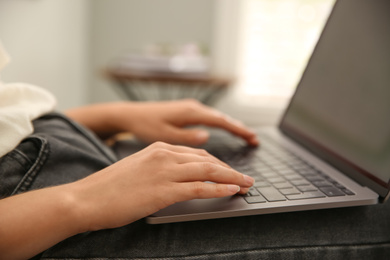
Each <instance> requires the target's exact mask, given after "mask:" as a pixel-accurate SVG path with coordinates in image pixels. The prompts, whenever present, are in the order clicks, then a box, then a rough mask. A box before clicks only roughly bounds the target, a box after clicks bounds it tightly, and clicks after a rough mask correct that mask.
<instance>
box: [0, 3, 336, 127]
mask: <svg viewBox="0 0 390 260" xmlns="http://www.w3.org/2000/svg"><path fill="white" fill-rule="evenodd" d="M333 2H334V0H164V1H155V0H0V39H1V41H2V43H3V45H4V46H5V48H6V49H7V51H8V52H9V54H10V56H11V58H12V62H11V63H10V64H9V65H8V66H7V67H6V68H5V69H4V70H3V71H2V74H1V78H2V80H3V81H5V82H28V83H32V84H35V85H38V86H41V87H43V88H45V89H48V90H49V91H51V92H52V93H54V95H55V96H56V97H57V99H58V102H59V105H58V109H59V110H64V109H67V108H70V107H75V106H81V105H84V104H90V103H96V102H106V101H116V100H126V99H137V100H159V99H176V98H181V97H188V96H191V95H193V96H194V97H196V98H198V97H199V95H200V94H199V93H201V96H202V95H203V98H204V97H206V99H207V100H206V101H205V103H208V104H210V105H212V106H215V107H217V108H218V109H220V110H222V111H224V112H225V113H228V114H230V115H232V116H233V117H236V118H238V119H240V120H242V121H243V122H245V123H246V124H248V125H251V126H255V125H260V124H275V123H276V122H277V120H278V118H279V116H280V114H281V111H282V110H283V108H285V106H286V105H287V102H288V99H289V98H290V97H291V95H292V93H293V92H294V89H295V86H296V85H297V83H298V81H299V78H300V75H301V73H302V71H303V70H304V68H305V65H306V63H307V60H308V58H309V56H310V54H311V52H312V50H313V48H314V46H315V43H316V41H317V39H318V36H319V33H320V32H321V30H322V28H323V26H324V23H325V21H326V19H327V17H328V15H329V12H330V10H331V8H332V5H333ZM186 86H191V87H193V88H192V89H191V88H187V87H186ZM151 88H153V89H154V91H149V90H150V89H151ZM161 88H162V89H163V90H161ZM145 89H149V90H148V91H144V90H145ZM168 91H171V92H174V94H171V95H167V92H168ZM135 94H137V95H135ZM195 94H196V95H195ZM211 95H212V97H213V98H212V99H211V98H209V97H210V96H211Z"/></svg>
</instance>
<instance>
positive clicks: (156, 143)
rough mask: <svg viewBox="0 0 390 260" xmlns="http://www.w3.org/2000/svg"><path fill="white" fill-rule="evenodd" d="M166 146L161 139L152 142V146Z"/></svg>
mask: <svg viewBox="0 0 390 260" xmlns="http://www.w3.org/2000/svg"><path fill="white" fill-rule="evenodd" d="M166 146H167V144H166V143H164V142H161V141H157V142H154V143H153V144H152V147H153V148H163V147H166Z"/></svg>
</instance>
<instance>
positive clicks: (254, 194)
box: [248, 187, 260, 196]
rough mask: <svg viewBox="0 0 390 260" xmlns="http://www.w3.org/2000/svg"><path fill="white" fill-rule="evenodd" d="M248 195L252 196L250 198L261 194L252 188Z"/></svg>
mask: <svg viewBox="0 0 390 260" xmlns="http://www.w3.org/2000/svg"><path fill="white" fill-rule="evenodd" d="M248 195H250V196H259V195H260V193H259V192H258V191H257V190H256V189H255V188H254V187H252V188H250V189H249V191H248Z"/></svg>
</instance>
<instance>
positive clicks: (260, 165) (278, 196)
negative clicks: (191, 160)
mask: <svg viewBox="0 0 390 260" xmlns="http://www.w3.org/2000/svg"><path fill="white" fill-rule="evenodd" d="M261 140H262V142H261V148H260V149H256V148H250V147H242V148H241V150H240V151H238V152H235V153H233V152H231V150H230V151H229V152H227V153H225V154H224V152H223V151H218V152H217V154H216V156H217V157H219V158H220V159H222V160H223V161H225V162H227V163H228V164H229V165H230V166H231V167H233V168H234V169H236V170H238V171H240V172H243V173H245V174H248V175H250V176H252V177H253V178H254V179H255V184H254V186H253V187H251V188H250V190H249V192H248V193H247V194H246V195H244V198H245V200H246V201H247V202H248V203H265V202H274V201H286V200H301V199H312V198H324V197H337V196H351V195H355V194H354V193H353V192H352V191H351V190H349V189H347V188H346V187H344V186H343V185H341V184H340V183H338V182H337V181H335V180H333V179H332V178H331V177H329V176H327V175H326V174H325V173H323V172H321V171H320V170H318V169H316V168H315V167H314V166H313V165H310V164H309V163H308V162H306V161H304V160H303V159H302V158H300V157H298V156H297V155H295V154H293V153H291V152H289V151H288V150H286V149H285V148H283V147H282V146H280V145H278V144H277V143H276V142H274V141H273V140H272V139H270V138H269V137H265V136H262V138H261ZM225 152H226V147H225Z"/></svg>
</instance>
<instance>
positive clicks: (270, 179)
mask: <svg viewBox="0 0 390 260" xmlns="http://www.w3.org/2000/svg"><path fill="white" fill-rule="evenodd" d="M267 181H269V182H270V183H278V182H285V181H286V180H285V179H283V178H282V177H274V178H267Z"/></svg>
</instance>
